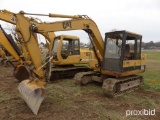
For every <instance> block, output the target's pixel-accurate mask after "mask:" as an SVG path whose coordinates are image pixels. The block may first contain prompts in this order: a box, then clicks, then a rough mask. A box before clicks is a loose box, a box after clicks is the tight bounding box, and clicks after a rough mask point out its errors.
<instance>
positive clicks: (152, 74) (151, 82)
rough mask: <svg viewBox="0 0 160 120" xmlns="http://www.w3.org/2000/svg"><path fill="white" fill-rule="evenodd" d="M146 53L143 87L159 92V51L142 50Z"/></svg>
mask: <svg viewBox="0 0 160 120" xmlns="http://www.w3.org/2000/svg"><path fill="white" fill-rule="evenodd" d="M143 53H145V54H146V57H147V58H146V59H147V64H146V71H145V72H144V73H142V74H141V75H142V76H143V77H144V85H143V86H142V88H144V89H152V90H155V91H158V92H160V51H158V50H157V51H155V50H153V51H143Z"/></svg>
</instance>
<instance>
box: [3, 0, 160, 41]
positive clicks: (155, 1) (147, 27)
mask: <svg viewBox="0 0 160 120" xmlns="http://www.w3.org/2000/svg"><path fill="white" fill-rule="evenodd" d="M0 9H1V10H2V9H7V10H9V11H12V12H15V13H18V12H19V11H20V10H23V11H25V12H30V13H41V14H48V13H57V14H69V15H77V14H79V15H84V14H85V15H88V16H89V17H90V18H92V19H93V20H94V21H95V22H96V23H97V25H98V27H99V30H100V32H101V34H102V36H103V38H104V34H105V32H109V31H111V30H112V29H117V30H128V31H132V32H136V33H139V34H142V35H143V41H144V42H149V41H154V42H157V41H160V0H0ZM38 18H40V19H42V20H44V21H54V20H55V18H48V17H39V16H38ZM0 24H2V25H3V26H5V25H6V24H5V23H4V22H1V21H0ZM61 33H62V32H59V33H57V34H61ZM63 34H72V35H77V36H79V37H80V38H81V39H83V40H85V39H88V36H87V35H86V33H85V32H82V31H76V32H70V33H68V32H67V33H66V32H65V33H64V32H63Z"/></svg>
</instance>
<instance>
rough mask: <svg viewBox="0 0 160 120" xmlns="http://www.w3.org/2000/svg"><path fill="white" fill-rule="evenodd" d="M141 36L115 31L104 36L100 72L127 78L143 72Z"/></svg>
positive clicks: (143, 60)
mask: <svg viewBox="0 0 160 120" xmlns="http://www.w3.org/2000/svg"><path fill="white" fill-rule="evenodd" d="M141 43H142V35H139V34H136V33H132V32H128V31H115V32H109V33H106V34H105V51H104V59H103V66H102V71H103V72H104V73H105V74H108V75H112V76H117V77H120V76H128V75H132V74H133V73H135V74H137V73H141V72H144V70H145V58H144V55H143V58H141V56H142V55H141Z"/></svg>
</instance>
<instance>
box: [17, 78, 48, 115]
mask: <svg viewBox="0 0 160 120" xmlns="http://www.w3.org/2000/svg"><path fill="white" fill-rule="evenodd" d="M39 83H42V84H37V83H36V82H30V80H29V79H27V80H24V81H22V82H21V83H20V84H19V86H18V91H19V92H20V94H21V95H22V98H23V99H24V100H25V102H26V103H27V105H28V106H29V108H30V109H31V110H32V112H33V113H34V114H35V115H37V113H38V110H39V107H40V105H41V103H42V101H43V99H44V98H45V96H46V92H45V89H44V82H41V81H39Z"/></svg>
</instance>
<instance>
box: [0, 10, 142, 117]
mask: <svg viewBox="0 0 160 120" xmlns="http://www.w3.org/2000/svg"><path fill="white" fill-rule="evenodd" d="M0 14H1V13H0ZM24 14H27V13H24V12H20V13H18V14H11V15H12V18H13V19H12V20H11V21H12V22H13V20H14V22H15V23H16V31H17V33H19V34H18V35H19V38H22V39H21V42H22V43H23V44H24V46H25V47H26V49H27V51H28V53H29V55H30V58H31V63H30V70H31V73H32V78H30V79H28V80H24V81H22V82H21V83H20V85H19V91H20V93H21V94H22V96H23V98H24V100H25V101H26V103H27V104H28V106H29V107H30V108H31V110H32V111H33V112H34V114H37V112H38V109H39V106H40V104H41V102H42V101H43V99H44V97H45V90H44V86H45V78H44V70H43V69H42V68H43V66H44V65H42V61H41V59H40V58H41V57H40V50H39V47H38V45H37V38H36V36H35V33H40V34H42V35H44V34H45V33H47V32H56V31H68V30H84V31H85V32H86V33H87V34H88V35H89V37H90V40H91V43H92V45H93V48H94V53H95V55H96V58H97V61H98V65H97V62H96V61H91V63H92V64H91V65H94V66H93V68H95V69H93V70H95V71H89V72H82V73H78V74H77V75H76V76H75V78H76V79H79V80H80V81H82V80H85V81H91V80H96V81H101V82H103V89H104V92H105V93H106V94H107V95H108V96H114V95H117V94H120V93H123V92H125V91H128V90H130V89H132V88H135V87H138V86H139V85H140V84H141V83H142V81H143V78H142V77H141V76H138V75H136V74H138V73H142V72H144V71H145V56H143V55H142V56H141V42H142V35H139V34H135V33H131V32H128V31H115V32H110V33H106V34H105V43H104V41H103V39H102V36H101V34H100V32H99V29H98V27H97V25H96V23H95V22H94V21H93V20H91V19H90V18H89V17H87V16H84V15H76V16H71V15H59V14H49V15H48V16H50V17H63V18H71V19H70V20H64V21H57V22H52V23H36V22H34V21H31V20H30V19H28V18H27V17H25V16H24ZM30 15H31V14H30ZM0 19H1V18H0ZM130 42H131V43H130ZM131 48H133V50H131ZM127 52H128V53H127ZM52 58H53V56H51V57H50V58H49V60H48V61H50V60H51V59H52ZM93 63H95V64H93Z"/></svg>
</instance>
